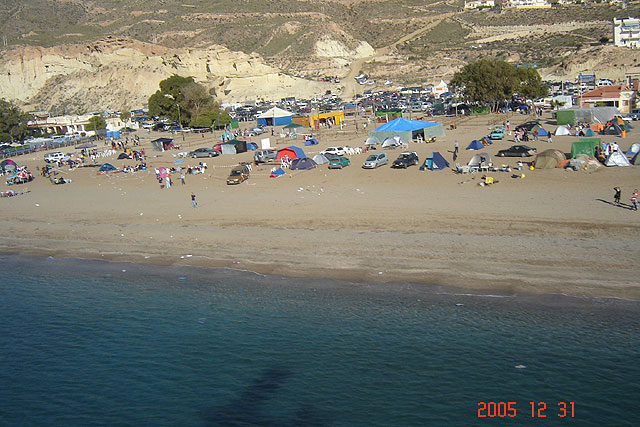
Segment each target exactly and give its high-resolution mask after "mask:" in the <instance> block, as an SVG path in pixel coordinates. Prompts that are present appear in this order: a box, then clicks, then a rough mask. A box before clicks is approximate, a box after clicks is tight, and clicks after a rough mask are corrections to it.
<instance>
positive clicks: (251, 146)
mask: <svg viewBox="0 0 640 427" xmlns="http://www.w3.org/2000/svg"><path fill="white" fill-rule="evenodd" d="M257 149H258V144H256V143H255V142H247V150H254V151H255V150H257Z"/></svg>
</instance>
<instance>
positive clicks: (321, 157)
mask: <svg viewBox="0 0 640 427" xmlns="http://www.w3.org/2000/svg"><path fill="white" fill-rule="evenodd" d="M313 161H314V162H316V164H317V165H325V164H327V163H329V159H327V158H326V157H325V156H324V154H322V153H318V154H316V155H315V156H313Z"/></svg>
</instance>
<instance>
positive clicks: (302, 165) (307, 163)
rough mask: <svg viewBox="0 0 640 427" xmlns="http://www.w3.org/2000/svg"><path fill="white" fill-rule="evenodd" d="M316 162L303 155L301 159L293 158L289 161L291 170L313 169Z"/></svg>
mask: <svg viewBox="0 0 640 427" xmlns="http://www.w3.org/2000/svg"><path fill="white" fill-rule="evenodd" d="M316 166H318V164H317V163H316V162H314V161H313V159H310V158H308V157H303V158H302V159H295V160H293V161H292V162H291V170H309V169H313V168H315V167H316Z"/></svg>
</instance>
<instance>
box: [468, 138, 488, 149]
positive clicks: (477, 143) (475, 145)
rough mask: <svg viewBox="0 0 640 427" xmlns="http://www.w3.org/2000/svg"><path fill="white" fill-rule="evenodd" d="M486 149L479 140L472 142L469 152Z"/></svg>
mask: <svg viewBox="0 0 640 427" xmlns="http://www.w3.org/2000/svg"><path fill="white" fill-rule="evenodd" d="M483 148H484V145H483V144H482V142H480V141H478V140H477V139H474V140H473V141H471V143H470V144H469V145H467V148H466V149H467V150H482V149H483Z"/></svg>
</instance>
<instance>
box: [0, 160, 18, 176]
mask: <svg viewBox="0 0 640 427" xmlns="http://www.w3.org/2000/svg"><path fill="white" fill-rule="evenodd" d="M17 168H18V165H16V162H14V161H13V160H11V159H6V160H3V161H2V163H0V169H2V172H3V173H13V172H15V170H16V169H17Z"/></svg>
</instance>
